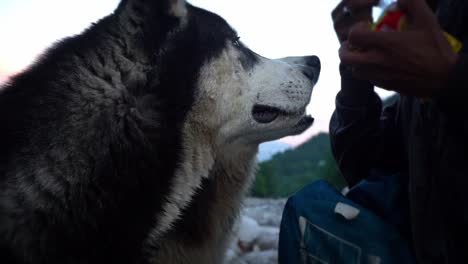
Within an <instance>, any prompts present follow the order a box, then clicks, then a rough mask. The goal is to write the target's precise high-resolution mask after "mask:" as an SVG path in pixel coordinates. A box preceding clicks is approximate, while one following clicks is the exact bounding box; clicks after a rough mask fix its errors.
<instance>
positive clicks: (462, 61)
mask: <svg viewBox="0 0 468 264" xmlns="http://www.w3.org/2000/svg"><path fill="white" fill-rule="evenodd" d="M467 45H468V43H467ZM435 100H436V102H437V104H438V105H439V107H440V109H441V111H445V112H448V113H450V114H451V115H460V116H463V117H465V118H466V114H467V113H468V108H467V107H466V102H467V101H468V53H460V54H459V55H458V61H457V63H456V64H455V67H454V68H453V69H452V71H451V72H450V75H449V79H448V85H447V87H446V89H444V90H443V91H442V92H441V93H439V94H438V95H436V96H435Z"/></svg>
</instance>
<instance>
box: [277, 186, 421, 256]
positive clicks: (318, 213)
mask: <svg viewBox="0 0 468 264" xmlns="http://www.w3.org/2000/svg"><path fill="white" fill-rule="evenodd" d="M390 184H392V183H390ZM378 186H379V185H372V184H371V185H370V187H372V188H375V187H378ZM388 187H389V186H387V188H386V190H389V188H388ZM355 188H357V189H352V190H351V191H350V193H349V194H350V195H351V196H353V195H354V196H355V198H362V197H363V196H364V197H365V196H366V195H370V196H368V197H367V198H369V197H372V191H371V192H369V190H367V189H366V188H369V185H368V183H366V182H363V183H362V185H358V186H356V187H355ZM359 188H361V189H359ZM372 188H370V189H372ZM390 189H391V188H390ZM376 194H379V195H381V196H379V197H381V198H382V197H385V195H384V193H378V192H377V193H376ZM387 198H388V197H387ZM368 200H369V199H368ZM371 200H373V201H374V203H373V204H372V203H370V204H369V205H368V207H373V206H376V204H378V201H377V202H375V199H371ZM377 200H378V199H377ZM381 200H382V202H384V203H385V202H387V201H388V199H385V198H384V199H381ZM395 201H398V200H395ZM385 206H387V207H388V208H385ZM386 209H392V207H391V206H388V204H387V205H384V208H383V209H381V212H380V215H377V214H375V213H374V212H373V211H371V210H369V208H367V207H364V206H363V205H361V204H358V203H356V202H354V201H352V200H351V199H349V198H347V197H345V196H343V195H342V194H341V193H340V192H338V191H336V190H335V189H334V187H332V186H331V185H329V184H328V183H327V182H325V181H317V182H314V183H312V184H309V185H307V186H305V187H304V188H303V189H302V190H300V191H299V192H297V193H296V194H294V195H293V196H291V197H290V198H289V199H288V201H287V203H286V206H285V209H284V212H283V218H282V222H281V229H280V240H279V250H278V251H279V252H278V253H279V263H280V264H295V263H302V264H324V263H327V264H358V263H359V264H386V263H391V264H393V263H396V264H406V263H408V264H414V263H416V262H415V260H414V256H413V253H412V250H411V248H410V246H409V243H408V242H407V240H406V239H405V238H404V236H402V235H401V233H402V232H401V231H400V230H401V229H400V228H401V226H402V225H404V221H400V220H395V219H396V217H395V219H393V220H392V222H394V223H388V222H387V221H385V220H384V219H383V218H382V212H385V211H386ZM389 215H391V214H389ZM398 225H400V226H398Z"/></svg>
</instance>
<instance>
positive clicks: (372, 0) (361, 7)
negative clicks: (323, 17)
mask: <svg viewBox="0 0 468 264" xmlns="http://www.w3.org/2000/svg"><path fill="white" fill-rule="evenodd" d="M377 3H378V0H343V1H341V2H340V3H339V4H338V5H337V7H336V8H335V9H333V11H332V19H333V21H336V20H337V19H338V18H341V17H342V16H343V14H345V12H344V10H345V9H347V10H348V11H349V15H350V16H352V17H354V18H355V17H356V15H359V14H361V13H366V14H367V13H368V14H371V11H372V6H374V5H376V4H377Z"/></svg>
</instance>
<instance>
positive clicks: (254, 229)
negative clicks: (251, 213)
mask: <svg viewBox="0 0 468 264" xmlns="http://www.w3.org/2000/svg"><path fill="white" fill-rule="evenodd" d="M259 234H260V226H259V225H258V223H257V221H255V220H254V219H253V218H250V217H248V216H241V219H240V224H239V235H238V237H239V241H240V242H242V243H245V244H251V243H252V242H253V241H254V240H255V239H256V238H257V237H258V236H259Z"/></svg>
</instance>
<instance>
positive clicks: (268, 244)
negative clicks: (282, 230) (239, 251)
mask: <svg viewBox="0 0 468 264" xmlns="http://www.w3.org/2000/svg"><path fill="white" fill-rule="evenodd" d="M278 240H279V228H277V227H267V226H261V227H260V234H259V235H258V237H257V239H256V240H255V242H254V243H255V244H256V245H258V248H259V249H260V250H268V249H278Z"/></svg>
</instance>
